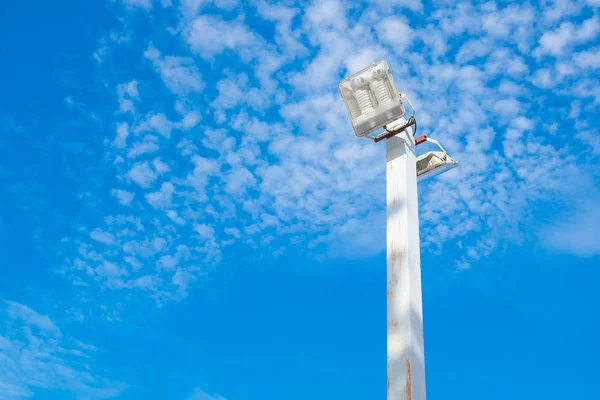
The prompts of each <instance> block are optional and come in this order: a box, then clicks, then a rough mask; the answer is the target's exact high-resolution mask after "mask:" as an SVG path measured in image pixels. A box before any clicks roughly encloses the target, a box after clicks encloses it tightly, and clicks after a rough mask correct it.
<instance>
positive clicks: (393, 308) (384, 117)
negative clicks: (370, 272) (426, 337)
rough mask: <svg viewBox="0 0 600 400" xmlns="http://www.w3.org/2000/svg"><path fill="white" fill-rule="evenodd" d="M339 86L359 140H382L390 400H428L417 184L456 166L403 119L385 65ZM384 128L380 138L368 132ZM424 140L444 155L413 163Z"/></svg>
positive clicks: (430, 155)
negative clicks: (417, 136) (361, 138)
mask: <svg viewBox="0 0 600 400" xmlns="http://www.w3.org/2000/svg"><path fill="white" fill-rule="evenodd" d="M339 87H340V92H341V94H342V98H343V99H344V102H345V104H346V108H347V109H348V113H349V114H350V118H351V120H352V126H353V128H354V132H355V133H356V135H357V136H359V137H364V138H368V139H371V140H373V141H374V142H379V141H381V140H383V139H385V140H386V203H387V373H388V379H387V392H388V396H387V398H388V400H392V399H393V400H425V355H424V354H425V353H424V347H423V302H422V297H421V257H420V244H419V206H418V198H417V197H418V196H417V179H418V178H419V180H421V179H425V178H427V177H430V176H433V175H435V174H438V173H440V172H443V171H446V170H448V169H450V168H453V167H454V166H456V165H457V163H456V161H454V160H453V159H452V158H451V157H450V156H448V155H447V154H446V152H445V150H444V149H443V148H442V147H441V146H440V145H439V143H437V142H436V141H435V140H433V139H428V138H427V137H425V136H423V137H420V138H418V139H415V138H414V131H413V129H414V128H416V120H415V118H414V108H413V116H412V117H410V119H409V120H408V121H407V120H406V119H405V118H404V115H405V109H404V104H403V102H402V99H406V96H403V95H401V94H400V93H398V90H397V88H396V85H395V83H394V80H393V77H392V75H391V73H390V71H389V68H388V65H387V62H385V61H379V62H377V63H375V64H373V65H371V66H370V67H368V68H365V69H363V70H362V71H360V72H358V73H357V74H354V75H352V76H350V77H349V78H346V79H344V80H343V81H342V82H340V85H339ZM406 100H407V102H408V104H409V105H410V106H411V108H412V105H411V104H410V101H408V99H406ZM381 128H383V131H382V132H381V133H379V134H377V135H371V134H372V133H373V132H375V131H377V130H381ZM425 141H429V142H433V143H434V144H437V145H438V146H439V147H440V149H441V150H442V151H435V152H428V153H426V154H424V155H423V156H421V157H418V158H417V156H416V146H417V144H420V143H423V142H425Z"/></svg>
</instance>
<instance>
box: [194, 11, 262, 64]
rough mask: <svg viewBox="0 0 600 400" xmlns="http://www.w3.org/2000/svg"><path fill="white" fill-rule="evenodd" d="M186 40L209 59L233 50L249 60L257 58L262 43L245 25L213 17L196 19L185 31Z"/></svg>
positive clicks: (195, 50) (207, 16)
mask: <svg viewBox="0 0 600 400" xmlns="http://www.w3.org/2000/svg"><path fill="white" fill-rule="evenodd" d="M184 38H185V40H186V42H187V43H188V44H189V45H190V47H191V49H192V50H193V51H194V52H196V53H198V54H200V55H201V56H202V57H204V58H207V59H212V58H213V57H215V56H216V55H219V54H221V53H222V52H223V51H225V50H231V51H234V52H236V53H238V54H239V55H240V56H241V57H242V59H244V60H249V59H251V58H253V57H254V56H255V54H256V50H257V48H258V46H259V43H260V40H259V38H258V36H257V35H256V34H255V33H254V32H252V31H251V30H250V29H249V28H248V27H247V26H246V25H245V24H243V23H241V22H239V21H224V20H222V19H220V18H217V17H215V16H211V15H202V16H200V17H198V18H196V19H194V20H193V21H192V22H191V23H190V24H189V26H188V27H187V28H186V29H185V31H184Z"/></svg>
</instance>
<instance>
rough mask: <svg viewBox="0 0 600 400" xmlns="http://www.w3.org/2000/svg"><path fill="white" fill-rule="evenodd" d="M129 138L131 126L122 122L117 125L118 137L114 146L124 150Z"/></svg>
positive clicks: (114, 141)
mask: <svg viewBox="0 0 600 400" xmlns="http://www.w3.org/2000/svg"><path fill="white" fill-rule="evenodd" d="M128 136H129V124H128V123H127V122H120V123H119V124H117V136H116V137H115V139H114V140H113V146H115V147H118V148H123V147H125V146H126V145H127V137H128Z"/></svg>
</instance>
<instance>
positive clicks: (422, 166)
mask: <svg viewBox="0 0 600 400" xmlns="http://www.w3.org/2000/svg"><path fill="white" fill-rule="evenodd" d="M423 142H431V143H433V144H436V145H437V146H438V147H439V148H440V149H441V150H442V151H429V152H427V153H425V154H423V155H421V156H419V157H417V180H418V181H422V180H425V179H427V178H431V177H433V176H436V175H439V174H441V173H442V172H446V171H448V170H450V169H452V168H454V167H456V166H457V165H458V162H457V161H456V160H455V159H453V158H452V157H450V156H449V155H448V153H446V150H444V148H443V147H442V145H441V144H440V143H439V142H438V141H437V140H435V139H431V138H428V137H427V136H422V137H420V138H418V139H417V144H420V143H423Z"/></svg>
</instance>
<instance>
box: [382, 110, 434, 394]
mask: <svg viewBox="0 0 600 400" xmlns="http://www.w3.org/2000/svg"><path fill="white" fill-rule="evenodd" d="M403 122H404V123H405V122H406V121H403ZM386 142H387V151H386V156H387V157H386V158H387V168H386V181H387V182H386V187H387V357H388V396H387V398H388V400H425V357H424V350H423V305H422V301H421V258H420V246H419V210H418V201H417V167H416V156H415V141H414V138H413V135H412V128H408V129H406V130H405V131H404V132H402V133H400V134H398V135H397V136H394V137H392V138H389V139H387V140H386Z"/></svg>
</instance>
